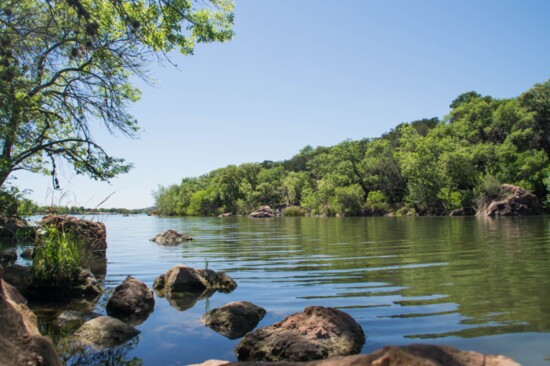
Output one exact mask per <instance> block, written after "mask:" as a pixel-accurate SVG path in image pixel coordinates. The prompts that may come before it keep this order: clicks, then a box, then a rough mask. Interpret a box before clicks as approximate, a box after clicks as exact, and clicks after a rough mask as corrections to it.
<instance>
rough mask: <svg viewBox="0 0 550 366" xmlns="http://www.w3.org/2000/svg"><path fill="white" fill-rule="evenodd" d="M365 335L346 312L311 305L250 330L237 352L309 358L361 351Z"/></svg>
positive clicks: (243, 357)
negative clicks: (262, 326) (271, 323)
mask: <svg viewBox="0 0 550 366" xmlns="http://www.w3.org/2000/svg"><path fill="white" fill-rule="evenodd" d="M363 343H365V335H364V333H363V329H361V326H360V325H359V324H358V323H357V322H356V321H355V320H354V319H353V318H352V317H351V316H349V315H348V314H347V313H344V312H342V311H340V310H337V309H334V308H325V307H321V306H310V307H307V308H305V310H304V311H303V312H301V313H297V314H293V315H291V316H289V317H287V318H285V319H284V320H283V321H281V322H278V323H275V324H273V325H271V326H269V327H264V328H260V329H258V330H256V331H254V332H252V333H248V334H247V335H246V336H245V337H244V338H243V340H242V341H241V342H240V343H239V344H238V345H237V348H236V349H235V352H236V354H237V358H238V359H239V360H240V361H282V360H285V361H309V360H320V359H325V358H329V357H334V356H340V355H351V354H354V353H358V352H360V351H361V347H362V346H363Z"/></svg>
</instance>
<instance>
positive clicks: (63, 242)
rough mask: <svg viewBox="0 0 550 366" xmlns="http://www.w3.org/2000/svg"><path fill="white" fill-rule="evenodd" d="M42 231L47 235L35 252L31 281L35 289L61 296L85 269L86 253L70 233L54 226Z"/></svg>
mask: <svg viewBox="0 0 550 366" xmlns="http://www.w3.org/2000/svg"><path fill="white" fill-rule="evenodd" d="M45 230H46V234H45V235H44V236H43V237H42V238H40V239H39V242H38V243H37V246H36V248H35V250H34V257H33V265H32V273H33V281H34V283H35V284H36V285H39V286H44V287H48V288H52V289H55V290H56V291H57V292H59V293H63V292H65V291H67V290H68V288H69V286H70V285H71V282H72V281H73V279H74V278H75V277H76V276H77V274H78V272H79V269H80V267H81V266H83V265H84V262H85V259H86V253H84V252H83V249H82V248H83V246H82V245H81V243H80V242H79V240H78V239H77V237H76V236H75V235H74V234H73V233H69V232H64V231H61V230H58V229H57V228H55V227H53V226H50V227H46V228H45Z"/></svg>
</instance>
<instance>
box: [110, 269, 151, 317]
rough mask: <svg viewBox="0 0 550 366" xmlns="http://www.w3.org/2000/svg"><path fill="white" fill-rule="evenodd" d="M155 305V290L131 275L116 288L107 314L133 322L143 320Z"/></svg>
mask: <svg viewBox="0 0 550 366" xmlns="http://www.w3.org/2000/svg"><path fill="white" fill-rule="evenodd" d="M154 307H155V298H154V296H153V291H152V290H151V289H149V288H148V287H147V285H146V284H145V283H143V282H142V281H140V280H138V279H136V278H133V277H131V276H128V277H126V279H125V280H124V282H122V283H121V284H120V285H118V286H117V287H116V288H115V291H114V292H113V294H112V295H111V298H110V299H109V301H108V302H107V314H109V315H110V316H114V317H116V318H119V319H122V320H127V321H130V322H132V323H140V322H143V321H144V320H145V319H147V317H148V316H149V314H150V313H151V312H152V311H153V308H154Z"/></svg>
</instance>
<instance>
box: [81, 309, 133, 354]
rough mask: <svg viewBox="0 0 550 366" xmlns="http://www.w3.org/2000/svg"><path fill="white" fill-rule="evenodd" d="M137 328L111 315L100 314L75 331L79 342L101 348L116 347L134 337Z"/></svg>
mask: <svg viewBox="0 0 550 366" xmlns="http://www.w3.org/2000/svg"><path fill="white" fill-rule="evenodd" d="M139 333H140V332H139V330H137V329H136V328H134V327H132V326H130V325H127V324H126V323H124V322H122V321H120V320H118V319H116V318H112V317H110V316H99V317H97V318H94V319H92V320H88V321H87V322H86V323H84V324H82V326H81V327H80V328H78V330H77V331H76V332H75V333H74V337H75V338H76V340H78V342H80V343H81V344H84V345H90V346H93V347H96V348H99V349H102V348H105V347H116V346H119V345H121V344H123V343H125V342H127V341H129V340H130V339H132V338H134V337H135V336H136V335H138V334H139Z"/></svg>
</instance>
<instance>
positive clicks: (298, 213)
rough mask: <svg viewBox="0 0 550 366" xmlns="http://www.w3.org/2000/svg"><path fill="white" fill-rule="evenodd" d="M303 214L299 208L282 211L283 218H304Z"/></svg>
mask: <svg viewBox="0 0 550 366" xmlns="http://www.w3.org/2000/svg"><path fill="white" fill-rule="evenodd" d="M304 215H305V212H304V210H303V209H302V208H301V207H300V206H290V207H287V208H285V209H284V210H283V216H304Z"/></svg>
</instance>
